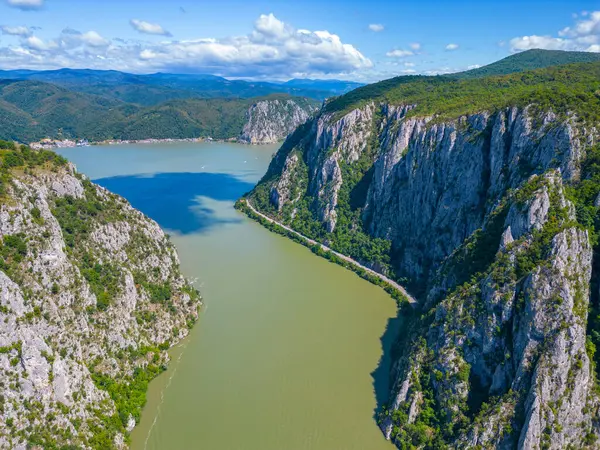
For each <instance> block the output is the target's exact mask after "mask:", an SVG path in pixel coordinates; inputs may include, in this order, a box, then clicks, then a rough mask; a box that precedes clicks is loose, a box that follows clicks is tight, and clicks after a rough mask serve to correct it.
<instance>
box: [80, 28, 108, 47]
mask: <svg viewBox="0 0 600 450" xmlns="http://www.w3.org/2000/svg"><path fill="white" fill-rule="evenodd" d="M80 39H81V41H82V42H83V43H85V44H88V45H90V46H92V47H106V46H107V45H108V44H109V41H107V40H106V39H104V38H103V37H102V36H100V35H99V34H98V33H97V32H95V31H88V32H87V33H83V34H81V37H80Z"/></svg>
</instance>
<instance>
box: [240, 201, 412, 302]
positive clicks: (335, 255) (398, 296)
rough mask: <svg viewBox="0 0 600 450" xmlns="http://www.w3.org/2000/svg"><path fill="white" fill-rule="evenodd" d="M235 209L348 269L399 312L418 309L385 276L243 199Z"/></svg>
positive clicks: (405, 294) (407, 296) (404, 292)
mask: <svg viewBox="0 0 600 450" xmlns="http://www.w3.org/2000/svg"><path fill="white" fill-rule="evenodd" d="M235 209H237V210H238V211H240V212H242V213H244V214H246V215H247V216H248V217H249V218H251V219H253V220H254V221H256V222H258V223H259V224H261V225H262V226H264V227H265V228H267V229H268V230H269V231H272V232H274V233H277V234H280V235H282V236H285V237H287V238H289V239H291V240H293V241H294V242H297V243H299V244H301V245H303V246H305V247H307V248H308V249H310V250H311V251H312V252H313V253H314V254H316V255H317V256H321V257H323V258H325V259H327V260H328V261H330V262H332V263H335V264H338V265H340V266H342V267H344V268H345V269H349V270H351V271H352V272H354V273H355V274H357V275H358V276H359V277H361V278H362V279H364V280H366V281H368V282H370V283H372V284H375V285H377V286H379V287H381V288H382V289H383V290H385V291H386V292H387V293H388V294H390V295H391V296H392V298H393V299H394V300H395V301H396V302H397V303H398V308H399V309H400V310H401V311H402V310H405V309H406V307H408V306H410V307H411V308H412V309H416V308H418V302H417V301H416V300H415V299H414V298H413V297H412V296H411V295H410V294H409V293H408V292H407V291H406V289H405V288H404V287H402V286H400V285H399V284H398V283H396V282H395V281H393V280H391V279H389V278H387V277H386V276H385V275H383V274H380V273H379V272H376V271H374V270H373V269H369V268H368V267H365V266H363V265H362V264H360V263H359V262H358V261H355V260H353V259H352V258H350V257H349V256H346V255H342V254H341V253H339V252H336V251H335V250H332V249H330V248H329V247H327V246H325V245H323V244H321V243H319V242H317V241H314V240H312V239H310V238H308V237H306V236H304V235H302V234H300V233H298V232H297V231H295V230H293V229H291V228H289V227H287V226H285V225H283V224H280V223H279V222H277V221H275V220H274V219H272V218H270V217H268V216H266V215H264V214H262V213H260V212H259V211H257V210H255V209H254V207H253V206H252V205H251V204H250V202H248V200H246V199H245V198H242V199H240V200H238V201H237V202H235Z"/></svg>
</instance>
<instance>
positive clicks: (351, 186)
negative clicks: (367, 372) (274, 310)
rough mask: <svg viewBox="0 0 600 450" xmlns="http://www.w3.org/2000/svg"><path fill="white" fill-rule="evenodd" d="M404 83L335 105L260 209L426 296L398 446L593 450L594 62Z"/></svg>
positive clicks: (280, 162)
mask: <svg viewBox="0 0 600 450" xmlns="http://www.w3.org/2000/svg"><path fill="white" fill-rule="evenodd" d="M397 81H398V80H393V81H392V82H382V83H378V84H375V85H371V86H366V87H364V88H358V89H356V90H354V91H352V92H351V93H349V94H347V95H345V96H343V97H340V98H337V99H334V100H332V101H331V102H329V103H328V104H327V105H326V106H325V107H324V109H323V110H322V112H321V113H320V114H319V115H318V116H317V117H315V118H314V119H312V120H311V121H309V122H307V123H306V124H305V125H304V126H302V127H300V128H299V129H297V130H296V131H295V132H294V133H293V134H292V135H290V136H289V137H288V139H287V140H286V141H285V143H284V144H283V146H282V148H281V149H280V151H279V152H278V153H277V155H276V156H275V158H274V159H273V161H272V163H271V165H270V167H269V170H268V172H267V174H266V175H265V177H264V178H263V180H262V181H261V182H260V183H259V185H258V186H257V187H256V188H255V190H254V191H253V192H251V193H250V194H249V195H248V196H247V199H248V201H250V202H251V204H252V205H253V206H254V207H255V208H257V209H259V210H260V211H262V212H263V213H266V214H269V215H271V216H273V217H276V218H277V219H278V220H280V221H281V222H283V223H286V224H287V225H290V226H291V227H292V228H294V229H296V230H298V231H300V232H302V234H304V235H306V236H309V237H311V238H314V239H316V240H320V241H321V242H326V243H327V245H328V246H330V247H332V248H333V249H335V250H337V251H340V252H342V253H344V254H347V255H349V256H352V257H353V258H355V259H357V260H359V261H361V262H363V263H364V264H366V265H370V266H371V267H373V268H376V270H379V271H381V272H384V273H388V274H389V275H390V276H392V277H396V279H398V280H401V281H405V282H406V283H407V285H408V286H409V287H410V288H411V290H412V293H413V294H416V295H417V296H418V297H419V298H420V303H421V309H420V311H419V312H416V313H415V315H414V317H413V319H412V320H410V321H408V322H409V323H410V325H409V326H408V327H407V328H406V329H405V330H403V332H402V336H401V337H399V341H398V343H397V346H396V349H397V350H396V354H395V355H394V356H395V361H396V362H395V364H394V369H393V371H392V374H391V386H392V390H391V392H390V396H389V402H388V404H387V407H385V408H382V409H381V410H380V411H379V420H380V424H381V427H382V430H383V431H384V432H385V434H386V437H388V438H389V439H392V440H393V441H394V442H395V443H396V444H397V445H398V447H400V448H422V447H423V446H430V447H433V448H443V447H444V446H450V447H451V448H514V447H515V446H517V445H519V446H520V448H557V449H558V448H568V447H569V446H571V447H572V448H582V447H585V446H591V445H592V444H593V443H594V442H596V440H597V438H598V434H599V429H598V426H599V424H598V422H597V420H596V417H597V411H598V405H599V403H598V398H597V394H596V392H597V388H596V385H597V383H596V377H597V374H596V373H595V364H594V363H593V361H595V360H596V359H597V356H596V355H595V350H594V348H595V344H596V343H598V342H599V339H598V338H600V334H599V333H597V331H599V330H600V328H598V323H597V320H596V318H595V315H594V314H591V315H590V318H589V320H588V314H587V311H588V306H589V305H591V307H592V308H593V309H594V310H597V304H598V299H597V297H598V295H597V290H598V289H597V286H598V284H597V280H598V273H597V271H596V269H595V265H594V264H593V253H594V252H595V251H597V249H596V250H594V249H593V248H594V246H597V242H598V240H597V234H596V233H597V230H596V226H597V224H600V220H599V219H600V217H599V216H598V206H600V203H598V202H597V200H596V199H597V196H598V194H600V174H598V167H600V166H598V151H599V150H598V149H597V147H596V145H597V142H598V138H599V136H598V134H599V132H598V130H599V125H600V114H598V111H600V95H599V92H600V63H590V64H580V65H571V66H561V67H556V68H548V69H541V70H537V71H533V72H525V73H519V74H514V75H508V76H501V77H492V78H484V79H474V80H456V79H449V78H445V77H432V78H427V77H413V78H412V79H405V80H403V81H402V82H401V83H398V82H397ZM592 287H593V289H592ZM590 301H591V303H590ZM406 313H407V314H411V313H410V312H409V311H407V312H406ZM596 314H597V313H596Z"/></svg>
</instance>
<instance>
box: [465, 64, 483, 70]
mask: <svg viewBox="0 0 600 450" xmlns="http://www.w3.org/2000/svg"><path fill="white" fill-rule="evenodd" d="M480 67H481V65H480V64H471V65H470V66H467V70H473V69H479V68H480Z"/></svg>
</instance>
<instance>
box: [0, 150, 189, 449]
mask: <svg viewBox="0 0 600 450" xmlns="http://www.w3.org/2000/svg"><path fill="white" fill-rule="evenodd" d="M0 144H1V145H0V147H2V146H4V147H6V146H7V145H5V144H4V143H0ZM0 159H1V161H2V168H1V170H0V175H1V181H2V183H1V186H0V187H1V191H0V195H1V203H0V205H1V206H0V233H1V236H2V243H1V246H0V380H2V381H1V382H0V448H7V449H8V448H11V449H25V448H97V449H108V448H125V447H126V444H127V442H128V432H129V431H130V430H131V429H132V428H133V427H134V426H135V424H136V422H137V421H138V420H139V417H140V412H141V409H142V406H143V405H144V403H145V398H146V396H145V395H146V394H145V392H146V389H147V385H148V382H149V380H151V379H152V378H153V377H154V376H156V375H157V374H158V373H160V372H161V371H163V370H164V368H165V365H166V364H167V362H168V355H167V353H166V350H167V349H168V348H169V347H170V346H172V345H173V344H175V343H176V342H178V341H179V340H181V339H182V338H183V337H185V336H186V335H187V333H188V328H189V327H191V326H192V325H193V323H194V322H195V321H196V319H197V316H198V313H197V308H198V305H199V296H198V293H197V292H196V291H195V289H194V288H193V287H192V286H191V285H189V284H188V283H187V281H186V280H185V279H184V278H183V277H182V275H181V273H180V272H179V264H178V259H177V254H176V253H175V249H174V247H173V246H172V245H171V244H170V243H169V241H168V239H167V238H166V236H165V235H164V233H163V232H162V230H161V229H160V228H159V227H158V225H157V224H156V223H154V222H153V221H151V220H150V219H148V218H147V217H145V216H144V215H142V214H141V213H140V212H138V211H136V210H134V209H133V208H132V207H131V206H130V205H129V204H128V203H127V202H126V201H125V200H124V199H122V198H120V197H118V196H117V195H114V194H112V193H110V192H108V191H106V190H105V189H103V188H100V187H99V186H96V185H94V184H93V183H90V182H89V181H87V180H86V179H85V178H84V177H82V176H81V175H78V174H77V173H76V172H75V170H74V168H73V167H72V166H71V165H70V164H69V163H67V162H66V161H65V160H64V159H62V158H60V157H58V156H56V155H55V154H53V153H51V152H44V151H42V152H34V151H31V150H28V149H26V148H23V149H16V150H0Z"/></svg>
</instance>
